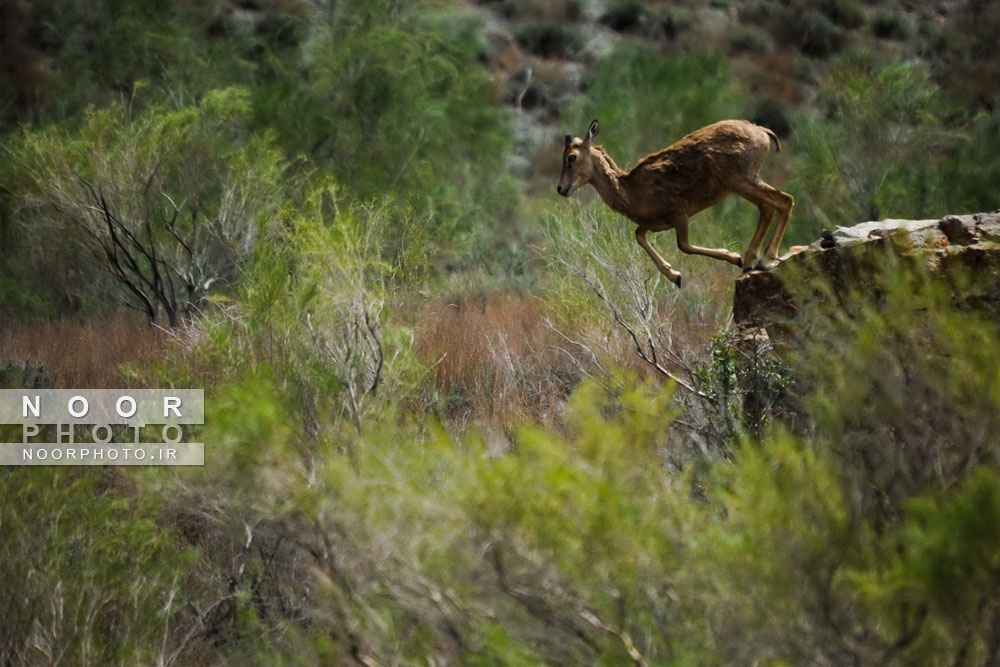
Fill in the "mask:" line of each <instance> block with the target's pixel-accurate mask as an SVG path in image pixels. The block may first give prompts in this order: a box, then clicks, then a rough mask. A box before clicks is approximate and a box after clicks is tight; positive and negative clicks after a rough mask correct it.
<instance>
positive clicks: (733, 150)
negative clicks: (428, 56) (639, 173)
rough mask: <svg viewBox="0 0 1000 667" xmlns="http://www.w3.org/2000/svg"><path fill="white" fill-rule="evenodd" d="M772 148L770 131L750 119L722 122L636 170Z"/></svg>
mask: <svg viewBox="0 0 1000 667" xmlns="http://www.w3.org/2000/svg"><path fill="white" fill-rule="evenodd" d="M761 146H763V147H764V148H765V152H766V149H767V148H769V147H770V137H769V136H768V130H766V129H765V128H763V127H761V126H759V125H756V124H754V123H751V122H750V121H748V120H720V121H719V122H717V123H712V124H711V125H706V126H705V127H703V128H701V129H699V130H695V131H694V132H692V133H691V134H688V135H687V136H685V137H684V138H682V139H680V140H679V141H677V142H675V143H673V144H671V145H670V146H667V147H666V148H664V149H663V150H661V151H657V152H656V153H651V154H650V155H647V156H646V157H644V158H643V159H642V160H640V161H639V162H638V163H637V164H636V165H635V167H633V170H634V169H639V168H650V167H655V166H657V165H658V164H667V163H677V164H679V165H680V166H685V165H689V164H690V163H691V162H692V161H693V160H702V159H706V158H707V159H709V160H716V159H724V158H725V157H726V156H738V155H743V154H745V153H746V151H747V150H748V149H754V148H760V147H761Z"/></svg>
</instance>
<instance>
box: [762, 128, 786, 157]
mask: <svg viewBox="0 0 1000 667" xmlns="http://www.w3.org/2000/svg"><path fill="white" fill-rule="evenodd" d="M760 129H762V130H764V131H765V132H767V134H768V136H770V137H771V138H772V139H774V147H775V149H776V150H777V151H778V152H779V153H780V152H781V142H780V141H778V135H776V134H775V133H774V132H772V131H771V130H769V129H767V128H766V127H761V128H760Z"/></svg>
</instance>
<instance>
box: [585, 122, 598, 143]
mask: <svg viewBox="0 0 1000 667" xmlns="http://www.w3.org/2000/svg"><path fill="white" fill-rule="evenodd" d="M600 129H601V126H600V125H598V124H597V119H596V118H595V119H594V121H593V122H592V123H591V124H590V129H589V130H587V141H593V139H594V137H596V136H597V131H598V130H600Z"/></svg>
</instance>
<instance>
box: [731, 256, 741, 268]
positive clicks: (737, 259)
mask: <svg viewBox="0 0 1000 667" xmlns="http://www.w3.org/2000/svg"><path fill="white" fill-rule="evenodd" d="M733 264H735V265H736V266H738V267H740V268H741V269H742V268H743V258H742V257H737V258H736V259H735V260H734V261H733Z"/></svg>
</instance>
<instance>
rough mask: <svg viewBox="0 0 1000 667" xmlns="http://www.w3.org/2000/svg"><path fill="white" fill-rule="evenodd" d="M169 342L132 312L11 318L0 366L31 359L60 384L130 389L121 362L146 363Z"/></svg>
mask: <svg viewBox="0 0 1000 667" xmlns="http://www.w3.org/2000/svg"><path fill="white" fill-rule="evenodd" d="M171 341H172V338H171V336H170V335H169V334H166V333H164V332H163V331H161V330H159V329H156V328H154V327H150V326H148V325H147V324H146V323H145V322H144V321H143V320H142V318H140V317H134V316H130V315H116V316H113V317H107V318H100V319H93V320H84V321H81V320H79V319H76V318H72V317H63V318H60V319H57V320H53V321H48V322H44V321H41V322H39V321H35V322H32V321H22V322H7V323H5V324H4V325H3V326H2V327H0V364H6V363H8V362H11V363H13V364H14V365H15V366H18V367H22V368H23V366H24V364H25V363H27V364H28V365H29V366H30V367H32V368H34V369H36V371H37V372H38V373H39V374H43V375H45V376H49V377H51V378H53V379H54V381H55V386H56V387H65V388H69V387H72V388H75V389H91V388H94V389H96V388H106V387H127V386H129V384H130V378H129V375H128V374H126V373H123V372H122V365H123V364H130V365H133V366H137V367H139V368H142V367H148V366H150V365H151V364H153V363H154V362H155V361H157V360H158V359H159V358H160V357H162V356H163V354H165V352H166V350H167V348H168V347H169V346H170V344H171Z"/></svg>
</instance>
